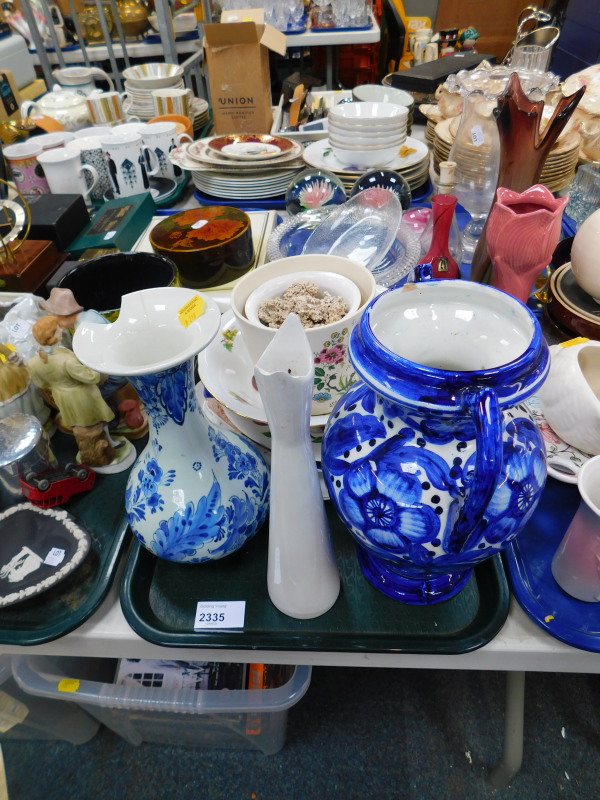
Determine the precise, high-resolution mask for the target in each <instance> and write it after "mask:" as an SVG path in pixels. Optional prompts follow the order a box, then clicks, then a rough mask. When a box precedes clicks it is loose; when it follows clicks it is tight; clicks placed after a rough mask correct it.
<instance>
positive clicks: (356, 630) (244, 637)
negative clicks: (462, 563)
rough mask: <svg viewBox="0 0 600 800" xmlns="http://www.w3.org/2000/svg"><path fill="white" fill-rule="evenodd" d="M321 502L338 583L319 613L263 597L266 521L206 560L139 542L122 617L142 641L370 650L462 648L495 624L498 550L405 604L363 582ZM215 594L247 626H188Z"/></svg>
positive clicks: (501, 585)
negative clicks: (234, 607)
mask: <svg viewBox="0 0 600 800" xmlns="http://www.w3.org/2000/svg"><path fill="white" fill-rule="evenodd" d="M326 505H327V507H328V508H327V513H328V516H329V522H330V526H331V533H332V539H333V544H334V548H335V552H336V557H337V560H338V566H339V570H340V575H341V579H342V589H341V592H340V596H339V597H338V599H337V602H336V603H335V605H334V606H333V608H331V609H330V610H329V611H328V612H327V613H326V614H323V615H322V616H321V617H317V618H316V619H309V620H297V619H292V618H290V617H287V616H286V615H285V614H282V613H281V612H280V611H278V610H277V609H276V608H275V606H274V605H273V604H272V603H271V601H270V600H269V596H268V594H267V582H266V574H267V551H268V523H267V524H265V526H264V527H263V529H262V530H260V531H259V532H258V533H257V535H256V536H255V537H254V538H253V539H252V540H251V541H250V542H249V543H248V544H247V545H246V546H245V547H244V548H242V549H241V550H239V551H238V552H237V553H234V554H233V555H231V556H227V557H226V558H223V559H221V560H219V561H214V562H211V563H207V564H197V565H191V564H190V565H187V564H175V563H172V562H169V561H164V560H162V559H159V558H156V556H154V555H153V554H152V553H150V551H148V550H146V549H145V548H144V547H142V546H141V545H140V544H139V543H138V542H135V543H134V546H133V548H132V550H131V552H130V554H129V558H128V561H127V564H126V568H125V575H124V578H123V582H122V584H121V607H122V609H123V613H124V615H125V618H126V619H127V622H128V623H129V625H130V626H131V627H132V628H133V630H134V631H135V632H136V633H138V634H139V635H140V636H141V637H143V638H144V639H147V640H149V641H150V642H153V643H154V644H159V645H165V646H173V647H211V648H222V649H240V648H243V649H262V650H307V651H309V650H320V651H332V652H348V651H364V652H371V653H391V652H393V653H398V652H406V653H466V652H469V651H471V650H475V649H477V648H478V647H482V646H483V645H484V644H486V643H487V642H489V641H490V639H492V638H493V637H494V636H495V635H496V633H497V632H498V631H499V630H500V628H501V627H502V625H503V624H504V622H505V620H506V617H507V615H508V605H509V591H508V585H507V582H506V578H505V575H504V570H503V567H502V562H501V559H500V557H499V556H494V557H493V558H490V559H488V560H487V561H485V562H483V563H482V564H480V565H479V566H477V567H476V568H475V569H474V570H473V574H472V577H471V579H470V581H469V582H468V583H467V585H466V586H465V588H464V589H463V590H462V591H461V592H460V593H459V594H458V595H456V596H455V597H453V598H451V599H449V600H446V601H444V602H442V603H437V604H436V605H432V606H411V605H406V604H404V603H400V602H397V601H395V600H391V599H390V598H388V597H386V596H385V595H383V594H381V593H380V592H378V591H377V590H376V589H374V588H373V587H372V586H371V584H370V583H368V582H367V580H366V579H365V578H364V577H363V574H362V572H361V570H360V567H359V564H358V560H357V558H356V551H355V545H354V540H353V539H352V537H351V535H350V534H349V533H348V532H347V531H346V529H345V528H344V527H343V525H342V523H341V522H340V520H339V519H338V517H337V515H336V513H335V511H334V510H333V506H332V505H331V503H327V504H326ZM212 600H245V601H246V617H245V627H244V629H243V630H239V631H231V632H224V631H218V630H210V631H202V632H199V631H194V629H193V625H194V616H195V611H196V603H197V602H198V601H212Z"/></svg>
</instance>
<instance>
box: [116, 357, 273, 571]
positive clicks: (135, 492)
mask: <svg viewBox="0 0 600 800" xmlns="http://www.w3.org/2000/svg"><path fill="white" fill-rule="evenodd" d="M131 381H132V383H133V384H134V386H135V388H136V390H137V392H138V394H139V395H140V398H141V400H142V402H143V403H144V405H145V408H146V411H147V413H148V418H149V421H150V428H151V436H150V442H149V444H148V447H147V448H146V450H145V451H144V453H142V455H141V456H140V459H139V461H138V462H137V464H136V465H135V466H134V468H133V470H132V472H131V474H130V477H129V481H128V484H127V489H126V493H125V506H126V510H127V518H128V521H129V525H130V527H131V529H132V531H133V532H134V534H135V535H136V537H137V538H138V539H139V540H140V541H141V542H142V543H143V544H144V546H145V547H147V548H148V549H149V550H151V551H152V552H153V553H155V554H156V555H157V556H159V557H160V558H165V559H167V560H170V561H185V562H188V563H200V562H204V561H209V560H214V559H217V558H221V557H223V556H226V555H228V554H230V553H233V552H234V551H235V550H237V549H239V548H240V547H241V546H242V545H243V544H244V543H245V542H246V541H247V540H248V539H249V538H250V537H251V536H253V535H254V534H255V533H256V531H257V530H258V529H259V528H260V527H261V525H262V524H263V523H264V521H265V517H266V514H267V510H268V500H269V481H268V470H267V466H266V464H265V462H264V459H263V458H262V456H261V455H260V454H259V452H258V451H257V450H256V449H255V448H254V447H253V446H252V445H251V444H250V443H249V442H247V441H246V440H245V439H243V438H242V437H241V436H238V435H236V434H235V433H232V432H229V431H227V432H225V431H224V430H218V429H216V428H215V427H213V426H212V425H210V424H209V423H208V421H207V420H206V419H205V418H204V416H203V415H202V413H201V411H200V409H199V407H198V403H197V399H196V393H195V389H194V385H193V380H192V366H191V364H190V363H187V362H186V363H185V364H182V365H180V366H178V367H173V368H171V369H168V370H166V371H165V372H160V373H156V374H153V375H142V376H136V377H132V378H131Z"/></svg>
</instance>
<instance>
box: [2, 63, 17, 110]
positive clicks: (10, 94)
mask: <svg viewBox="0 0 600 800" xmlns="http://www.w3.org/2000/svg"><path fill="white" fill-rule="evenodd" d="M20 108H21V95H20V94H19V90H18V89H17V84H16V83H15V79H14V76H13V74H12V72H11V71H10V70H9V69H2V70H0V122H5V121H6V120H7V119H20V117H21V111H20Z"/></svg>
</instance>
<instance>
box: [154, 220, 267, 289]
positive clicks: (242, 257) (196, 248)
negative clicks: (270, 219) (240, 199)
mask: <svg viewBox="0 0 600 800" xmlns="http://www.w3.org/2000/svg"><path fill="white" fill-rule="evenodd" d="M150 244H151V245H152V249H153V250H154V251H155V252H156V253H160V254H161V255H164V256H167V257H168V258H170V259H172V260H173V261H174V262H175V264H176V265H177V268H178V269H179V278H180V280H181V283H182V285H183V286H190V287H192V288H195V289H208V288H211V287H214V286H220V285H222V284H225V283H229V282H230V281H232V280H237V278H240V277H241V276H242V275H243V274H244V273H245V272H246V271H247V270H248V269H250V267H251V266H252V264H253V261H254V248H253V244H252V228H251V225H250V217H249V216H248V215H247V214H246V213H244V212H243V211H241V210H240V209H238V208H232V207H230V206H208V207H205V208H190V209H188V210H186V211H179V212H177V213H176V214H171V215H170V216H169V217H167V218H166V219H164V220H162V221H161V222H159V223H158V225H156V226H155V227H154V228H153V229H152V231H151V232H150Z"/></svg>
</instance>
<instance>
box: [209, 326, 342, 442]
mask: <svg viewBox="0 0 600 800" xmlns="http://www.w3.org/2000/svg"><path fill="white" fill-rule="evenodd" d="M198 375H199V376H200V380H201V381H202V383H203V384H204V387H205V388H206V390H207V391H208V392H209V393H210V394H211V395H212V396H213V397H215V398H216V399H217V400H218V401H219V403H221V405H222V406H223V407H224V408H225V409H229V410H230V411H233V412H234V413H236V414H239V415H240V416H241V417H246V418H248V419H252V420H255V421H257V422H266V421H267V416H266V414H265V408H264V406H263V402H262V400H261V397H260V394H259V393H258V389H257V388H256V385H255V383H254V364H253V363H252V359H251V358H250V355H249V353H248V350H247V348H246V345H245V343H244V340H243V336H242V332H241V331H240V329H239V328H236V325H235V317H234V315H233V314H232V313H229V314H224V315H223V317H222V318H221V329H220V331H219V333H218V334H217V335H216V336H215V338H214V339H213V340H212V342H211V343H210V344H209V345H208V347H205V348H204V350H202V352H201V353H200V354H199V355H198ZM327 419H328V414H320V415H315V416H311V418H310V424H311V426H315V425H325V424H326V422H327Z"/></svg>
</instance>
